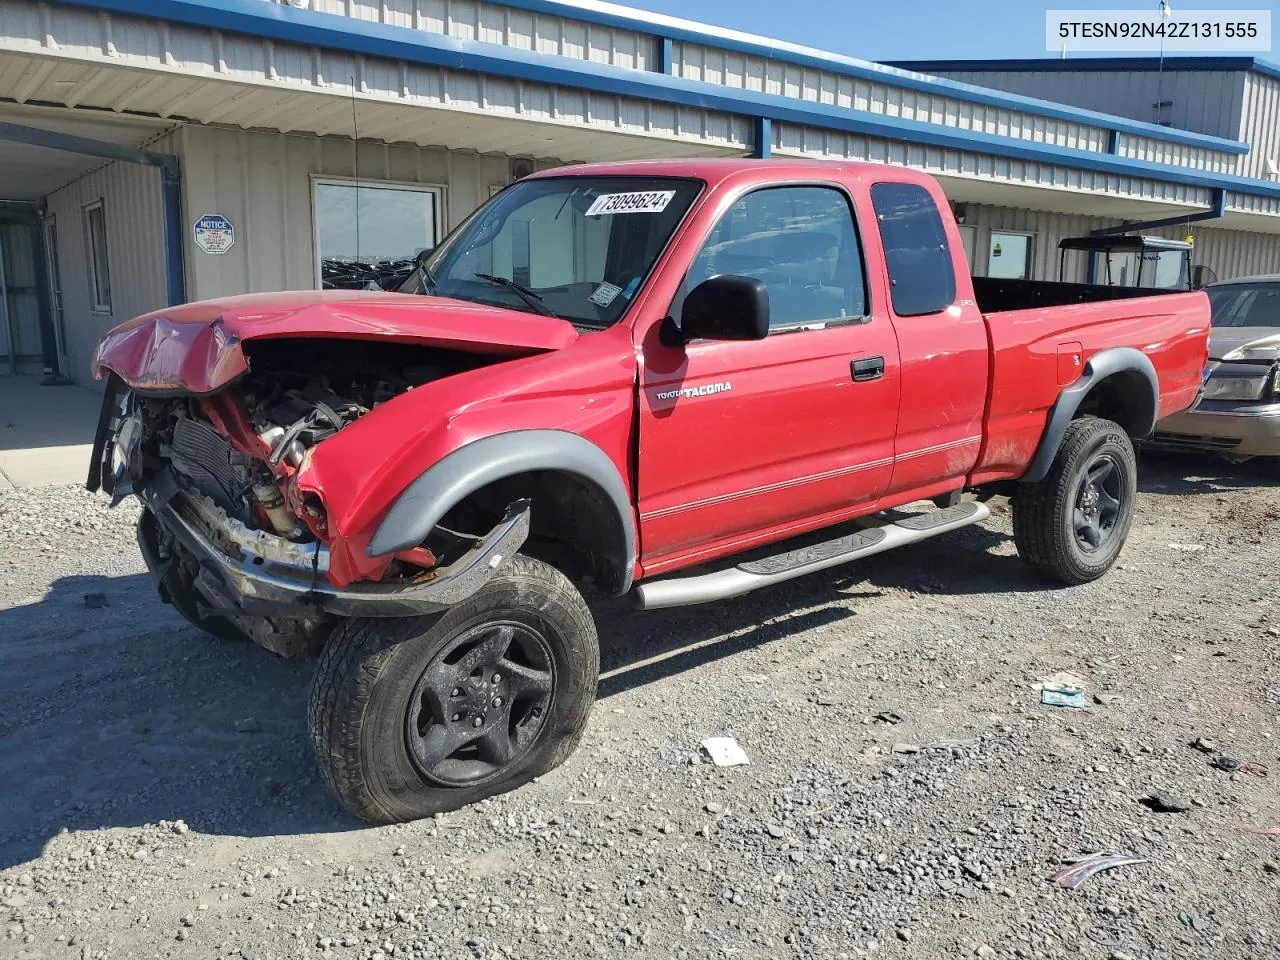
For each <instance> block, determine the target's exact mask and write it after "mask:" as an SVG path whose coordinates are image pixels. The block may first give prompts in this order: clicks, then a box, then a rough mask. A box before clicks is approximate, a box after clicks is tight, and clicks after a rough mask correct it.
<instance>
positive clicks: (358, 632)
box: [307, 554, 600, 823]
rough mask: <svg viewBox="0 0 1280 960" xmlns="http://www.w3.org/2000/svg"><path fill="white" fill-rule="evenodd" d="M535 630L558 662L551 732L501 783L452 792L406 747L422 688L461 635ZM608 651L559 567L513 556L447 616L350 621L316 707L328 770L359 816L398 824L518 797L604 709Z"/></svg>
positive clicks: (328, 650)
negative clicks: (597, 706) (516, 627)
mask: <svg viewBox="0 0 1280 960" xmlns="http://www.w3.org/2000/svg"><path fill="white" fill-rule="evenodd" d="M513 620H514V621H519V622H526V623H529V624H533V625H536V628H537V629H538V630H540V631H541V633H542V635H543V636H545V638H546V639H547V641H548V646H549V647H550V650H551V653H552V655H553V660H554V668H555V677H556V681H555V689H554V693H553V694H552V697H551V701H550V707H549V709H548V710H547V714H546V717H545V720H544V721H543V724H542V727H541V730H540V731H539V733H538V735H537V739H535V740H534V741H533V743H532V745H531V746H530V747H529V748H528V750H527V752H525V753H524V754H523V756H520V757H517V758H516V759H513V760H512V761H511V763H510V764H509V766H507V767H504V768H503V769H502V770H501V772H500V773H499V774H498V775H497V776H496V778H495V779H492V780H488V781H486V782H484V783H481V784H477V785H475V786H469V787H468V786H460V787H446V786H440V785H438V784H434V783H432V782H430V781H429V780H428V779H427V778H426V777H424V776H423V775H422V773H420V772H419V770H418V769H417V767H416V766H415V764H414V762H413V759H412V757H411V755H410V751H409V747H408V745H407V742H406V739H407V738H406V733H405V717H406V712H407V711H408V710H409V708H410V704H411V702H412V700H413V692H414V689H415V685H416V684H417V681H418V679H419V677H420V676H422V674H423V671H424V670H425V669H426V667H427V665H428V664H430V663H431V662H432V660H433V658H434V657H435V655H436V654H437V653H438V652H439V651H441V650H443V649H444V648H445V646H446V645H447V644H448V643H449V642H450V641H451V640H452V639H454V638H456V637H457V636H458V635H459V634H460V633H462V632H464V631H467V630H470V629H472V628H474V627H476V626H477V625H480V624H483V623H485V622H488V621H513ZM599 671H600V651H599V645H598V641H597V638H596V628H595V623H594V621H593V620H592V617H591V612H590V610H588V608H587V605H586V602H585V601H584V600H583V598H582V595H581V594H580V593H579V592H578V591H577V590H576V589H575V588H574V586H573V584H571V583H570V582H569V580H568V579H567V578H566V577H565V576H564V574H562V573H560V571H558V570H556V569H555V568H554V567H551V566H549V565H548V564H546V563H543V562H541V561H539V560H534V559H532V558H531V557H526V556H524V555H521V554H517V555H516V556H513V557H512V558H511V559H510V560H509V561H508V562H507V563H506V564H505V565H504V566H503V567H502V568H501V569H500V570H499V571H498V572H497V573H496V574H495V575H494V576H493V578H492V579H491V580H490V581H489V582H488V583H487V584H485V585H484V586H483V587H481V588H480V590H479V591H477V592H476V593H475V594H473V595H472V596H471V597H469V598H468V599H467V600H465V601H463V602H462V603H460V604H459V605H457V606H456V607H453V608H451V609H449V610H448V611H446V612H445V613H444V614H440V615H435V616H427V617H413V618H396V619H349V620H345V621H343V623H341V624H340V625H339V626H338V628H337V629H336V630H335V631H334V633H333V635H332V636H331V637H330V638H329V642H328V644H327V646H326V647H325V649H324V652H323V653H322V654H321V656H320V660H319V663H318V664H317V667H316V673H315V679H314V681H313V683H312V687H311V701H310V706H309V709H308V712H307V721H308V727H309V728H310V733H311V742H312V745H313V747H314V748H315V753H316V759H317V760H318V761H319V765H320V772H321V774H322V775H323V777H324V779H325V781H326V782H327V783H328V784H329V786H330V787H331V788H332V789H333V791H334V793H335V794H337V796H338V799H339V801H340V802H341V803H342V806H343V807H345V808H346V809H347V810H348V811H349V812H350V813H352V814H354V815H355V816H357V817H359V818H360V819H362V820H366V821H369V822H371V823H397V822H403V821H408V820H416V819H420V818H422V817H428V816H431V815H432V814H436V813H443V812H447V811H450V810H456V809H458V808H459V807H463V806H466V805H467V804H470V803H474V802H476V801H478V800H482V799H484V798H485V797H490V796H494V795H496V794H500V793H506V792H507V791H510V790H514V789H515V788H517V787H519V786H522V785H523V784H525V783H528V782H529V781H530V780H532V779H533V778H534V777H537V776H541V775H542V774H545V773H547V772H549V771H551V770H553V769H555V768H556V767H558V766H559V765H560V764H561V763H563V762H564V761H565V760H566V759H567V758H568V757H569V755H570V754H571V753H572V752H573V750H574V748H575V747H576V746H577V744H578V741H579V740H580V739H581V737H582V733H583V730H584V729H585V727H586V723H587V717H588V715H589V714H590V712H591V706H592V704H593V703H594V702H595V695H596V684H597V680H598V678H599Z"/></svg>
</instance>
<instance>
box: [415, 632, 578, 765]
mask: <svg viewBox="0 0 1280 960" xmlns="http://www.w3.org/2000/svg"><path fill="white" fill-rule="evenodd" d="M555 688H556V671H555V658H554V656H553V655H552V652H551V647H550V645H549V644H548V643H547V640H546V638H545V637H543V636H542V634H541V633H540V632H539V631H538V630H536V629H534V628H533V627H531V626H528V625H526V624H522V623H515V622H510V621H498V622H494V623H484V624H480V625H479V626H475V627H472V628H471V629H469V630H466V631H465V632H463V633H461V634H460V635H459V636H457V637H456V638H454V639H453V640H451V641H449V643H447V644H446V645H445V647H444V649H442V650H441V651H440V652H439V653H438V654H436V656H435V658H434V659H433V660H432V661H431V664H430V665H429V666H428V667H427V669H426V670H424V671H423V672H422V676H421V677H419V678H418V684H417V686H416V687H415V688H414V691H413V694H412V695H411V697H410V700H409V709H408V712H407V713H406V715H405V740H406V743H407V744H408V747H409V753H410V756H411V758H412V760H413V764H414V766H415V767H416V768H417V769H418V771H419V772H420V773H421V774H422V775H423V776H424V777H425V778H426V779H427V780H429V781H431V782H434V783H438V784H440V785H441V786H446V787H469V786H475V785H477V784H480V783H483V782H484V781H486V780H488V779H490V778H492V777H494V776H496V775H498V774H500V773H501V772H502V770H503V769H504V768H505V767H507V766H508V765H509V764H512V763H516V762H518V761H519V760H520V759H521V758H522V757H523V756H524V755H525V753H526V752H527V751H528V750H529V748H530V747H531V746H532V745H533V742H534V740H536V739H537V736H538V733H539V732H540V731H541V730H542V727H543V724H544V723H545V722H546V716H547V711H548V709H549V707H550V704H551V700H552V698H553V697H554V696H555Z"/></svg>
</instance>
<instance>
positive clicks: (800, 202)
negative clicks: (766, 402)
mask: <svg viewBox="0 0 1280 960" xmlns="http://www.w3.org/2000/svg"><path fill="white" fill-rule="evenodd" d="M722 273H728V274H736V275H738V276H742V277H754V278H756V279H758V280H762V281H764V283H765V285H766V286H768V288H769V326H770V328H771V329H779V328H784V327H794V326H797V325H801V324H811V323H821V322H825V321H831V320H839V319H842V318H848V317H861V316H864V315H865V314H866V312H867V311H866V303H867V300H866V288H865V285H864V283H863V271H862V254H861V250H860V249H859V246H858V234H857V229H856V227H855V226H854V222H853V213H852V211H851V210H850V209H849V201H848V199H847V198H846V197H845V195H844V194H843V193H841V192H840V191H839V190H836V189H834V188H832V187H769V188H766V189H763V190H756V191H755V192H753V193H749V194H747V195H746V196H745V197H743V198H742V199H740V200H739V201H738V202H737V203H735V204H734V205H733V206H732V207H730V208H729V210H728V211H727V212H726V213H725V215H724V216H723V217H722V218H721V219H720V222H719V223H717V224H716V226H715V229H714V230H712V231H711V235H710V236H709V237H707V240H706V243H704V244H703V246H702V249H701V250H700V251H699V252H698V256H697V257H696V258H695V259H694V261H693V265H692V266H691V267H690V268H689V277H688V280H687V281H686V289H688V290H692V289H693V288H694V287H696V286H697V285H698V284H699V283H701V282H702V281H703V280H706V279H707V278H708V277H714V276H716V275H718V274H722Z"/></svg>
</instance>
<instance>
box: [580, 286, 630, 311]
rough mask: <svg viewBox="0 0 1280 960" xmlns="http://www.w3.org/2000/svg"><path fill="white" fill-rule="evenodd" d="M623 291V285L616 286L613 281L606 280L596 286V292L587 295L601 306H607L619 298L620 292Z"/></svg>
mask: <svg viewBox="0 0 1280 960" xmlns="http://www.w3.org/2000/svg"><path fill="white" fill-rule="evenodd" d="M621 292H622V288H621V287H615V286H614V285H613V284H612V283H609V282H608V281H605V282H604V283H602V284H600V286H598V287H596V292H595V293H593V294H591V296H589V297H587V299H588V300H590V301H591V302H592V303H594V304H597V305H599V306H601V307H607V306H608V305H609V304H611V303H613V301H614V300H615V299H617V296H618V294H620V293H621Z"/></svg>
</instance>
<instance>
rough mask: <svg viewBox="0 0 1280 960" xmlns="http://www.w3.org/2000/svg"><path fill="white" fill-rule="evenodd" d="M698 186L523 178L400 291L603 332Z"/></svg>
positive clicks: (675, 182)
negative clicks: (553, 318) (503, 309)
mask: <svg viewBox="0 0 1280 960" xmlns="http://www.w3.org/2000/svg"><path fill="white" fill-rule="evenodd" d="M701 188H702V184H701V183H700V182H698V181H695V180H676V179H671V178H665V177H664V178H659V177H585V176H584V177H552V178H547V179H534V180H522V181H520V182H519V183H515V184H513V185H511V186H510V187H508V188H507V189H506V190H503V191H502V193H500V194H498V195H497V196H496V197H494V198H493V199H492V200H490V201H489V202H488V203H487V204H485V205H484V206H483V207H481V208H480V209H479V210H477V211H476V212H475V213H474V214H472V215H471V217H470V218H468V220H467V221H466V222H465V223H463V225H462V226H461V227H459V228H458V229H457V230H455V231H454V232H453V233H452V234H451V235H450V236H449V238H448V239H446V240H445V242H444V243H443V244H441V245H440V247H439V248H437V249H436V251H435V252H434V253H433V254H431V256H430V257H428V258H427V259H426V261H425V263H424V265H423V266H421V267H419V268H418V269H417V270H415V271H414V272H413V274H412V275H411V276H410V277H409V279H408V280H406V281H405V283H404V284H403V285H402V286H401V287H400V291H401V292H402V293H427V294H435V295H437V296H441V297H453V298H455V299H458V300H471V301H475V302H477V303H488V304H493V305H496V306H501V307H509V308H511V309H515V310H524V311H526V312H530V313H542V314H549V315H550V314H554V315H555V316H558V317H563V318H564V319H566V320H570V321H572V322H573V323H575V324H579V325H582V326H588V327H607V326H609V325H611V324H613V323H616V322H617V321H618V319H619V318H621V316H622V315H623V313H625V312H626V309H627V307H628V306H630V304H631V302H632V300H633V299H634V298H635V295H636V293H637V292H638V291H639V289H640V286H641V284H643V283H644V281H645V279H646V278H647V277H648V275H649V271H650V270H652V269H653V265H654V263H656V262H657V259H658V257H659V255H661V253H662V251H663V249H664V248H665V247H666V245H667V242H668V241H669V240H670V239H671V235H672V234H673V233H674V232H675V229H676V226H677V225H678V224H679V223H680V220H681V219H682V218H683V217H684V215H685V213H686V212H688V210H689V207H690V205H691V204H692V203H693V201H694V199H695V198H696V197H697V195H698V192H699V191H700V190H701Z"/></svg>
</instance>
